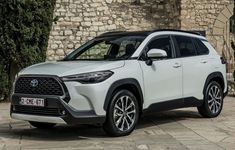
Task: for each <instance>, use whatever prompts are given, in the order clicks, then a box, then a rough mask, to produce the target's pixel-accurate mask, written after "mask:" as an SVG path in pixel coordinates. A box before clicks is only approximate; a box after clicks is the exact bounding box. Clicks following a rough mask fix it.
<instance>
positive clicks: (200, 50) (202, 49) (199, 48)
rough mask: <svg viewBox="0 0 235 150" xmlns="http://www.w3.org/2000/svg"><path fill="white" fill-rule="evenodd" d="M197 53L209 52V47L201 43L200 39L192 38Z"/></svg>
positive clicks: (204, 53)
mask: <svg viewBox="0 0 235 150" xmlns="http://www.w3.org/2000/svg"><path fill="white" fill-rule="evenodd" d="M194 41H195V46H196V51H197V55H206V54H209V49H208V48H207V47H206V46H205V45H204V44H203V42H202V41H201V40H200V39H194Z"/></svg>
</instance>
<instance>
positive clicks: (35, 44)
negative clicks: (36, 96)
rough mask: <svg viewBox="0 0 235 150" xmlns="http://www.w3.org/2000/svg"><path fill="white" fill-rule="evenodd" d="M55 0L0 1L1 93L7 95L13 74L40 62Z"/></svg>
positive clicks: (43, 56) (44, 49) (44, 55)
mask: <svg viewBox="0 0 235 150" xmlns="http://www.w3.org/2000/svg"><path fill="white" fill-rule="evenodd" d="M54 6H55V0H1V1H0V55H1V56H0V62H1V64H0V97H1V95H5V96H8V95H9V91H10V88H11V86H10V85H11V83H12V80H13V79H14V74H15V73H16V72H17V70H19V69H22V68H24V67H27V66H29V65H32V64H35V63H38V62H43V61H45V59H46V49H47V44H48V38H49V33H50V29H51V26H52V22H53V10H54Z"/></svg>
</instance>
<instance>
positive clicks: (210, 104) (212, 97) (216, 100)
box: [198, 81, 224, 118]
mask: <svg viewBox="0 0 235 150" xmlns="http://www.w3.org/2000/svg"><path fill="white" fill-rule="evenodd" d="M223 99H224V97H223V90H222V88H221V86H220V84H219V83H217V82H216V81H212V82H210V83H209V84H208V85H207V88H206V91H205V95H204V103H203V105H202V106H200V107H198V111H199V113H200V114H201V115H202V116H203V117H206V118H214V117H217V116H218V115H219V114H220V113H221V111H222V108H223Z"/></svg>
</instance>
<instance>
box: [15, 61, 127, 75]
mask: <svg viewBox="0 0 235 150" xmlns="http://www.w3.org/2000/svg"><path fill="white" fill-rule="evenodd" d="M124 64H125V62H124V61H123V60H121V61H57V62H45V63H40V64H36V65H32V66H30V67H27V68H25V69H23V70H22V71H21V72H20V73H19V75H23V74H37V75H57V76H59V77H61V76H67V75H73V74H80V73H86V72H94V71H103V70H111V69H115V68H120V67H123V66H124Z"/></svg>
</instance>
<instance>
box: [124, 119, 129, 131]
mask: <svg viewBox="0 0 235 150" xmlns="http://www.w3.org/2000/svg"><path fill="white" fill-rule="evenodd" d="M124 120H125V122H126V125H127V129H129V128H130V124H129V122H128V121H127V119H126V118H124Z"/></svg>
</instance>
